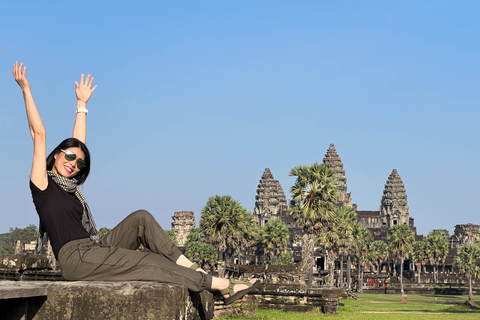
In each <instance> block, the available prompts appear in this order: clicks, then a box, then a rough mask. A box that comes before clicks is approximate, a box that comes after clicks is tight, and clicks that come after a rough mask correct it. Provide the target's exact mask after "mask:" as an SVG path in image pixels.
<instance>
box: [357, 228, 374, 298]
mask: <svg viewBox="0 0 480 320" xmlns="http://www.w3.org/2000/svg"><path fill="white" fill-rule="evenodd" d="M353 238H354V240H353V251H354V252H355V256H356V258H357V263H358V279H357V292H362V291H363V269H364V268H365V267H366V266H367V265H368V263H369V257H368V250H369V248H370V245H371V243H372V234H371V233H370V230H368V229H367V228H366V227H365V226H363V225H362V224H360V223H356V224H355V228H354V231H353Z"/></svg>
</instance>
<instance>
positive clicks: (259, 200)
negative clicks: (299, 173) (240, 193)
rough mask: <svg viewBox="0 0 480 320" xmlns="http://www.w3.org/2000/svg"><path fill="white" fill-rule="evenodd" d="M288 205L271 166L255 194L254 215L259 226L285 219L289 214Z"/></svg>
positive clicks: (264, 174)
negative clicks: (271, 170)
mask: <svg viewBox="0 0 480 320" xmlns="http://www.w3.org/2000/svg"><path fill="white" fill-rule="evenodd" d="M287 213H288V206H287V199H286V198H285V193H284V192H283V189H282V186H281V185H280V182H279V181H278V180H274V179H273V175H272V173H271V172H270V169H269V168H266V169H265V171H264V172H263V175H262V178H261V179H260V183H259V184H258V188H257V195H256V196H255V208H254V209H253V215H254V217H255V219H256V220H257V223H258V226H259V227H264V226H265V224H266V223H267V222H268V221H270V220H272V219H273V220H283V218H285V217H286V216H287Z"/></svg>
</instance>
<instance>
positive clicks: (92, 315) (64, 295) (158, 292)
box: [0, 281, 214, 320]
mask: <svg viewBox="0 0 480 320" xmlns="http://www.w3.org/2000/svg"><path fill="white" fill-rule="evenodd" d="M6 285H9V286H20V287H21V286H27V287H28V286H30V287H31V286H37V287H38V288H46V291H47V299H46V300H45V301H44V302H43V303H39V305H37V310H36V314H35V316H34V317H33V319H34V320H57V319H58V320H60V319H62V320H63V319H72V320H73V319H123V320H130V319H131V320H140V319H155V320H156V319H160V320H162V319H168V320H171V319H182V320H183V319H185V320H187V319H195V320H197V319H213V310H214V301H213V295H212V294H211V293H210V292H207V291H203V292H201V293H198V294H197V293H192V292H189V291H188V289H187V288H186V287H183V286H180V285H175V284H165V283H156V282H140V281H138V282H137V281H132V282H96V281H55V282H51V281H35V282H26V281H25V282H23V281H17V282H12V281H0V287H2V286H6ZM29 308H30V310H31V308H32V307H31V306H29ZM29 312H31V311H29Z"/></svg>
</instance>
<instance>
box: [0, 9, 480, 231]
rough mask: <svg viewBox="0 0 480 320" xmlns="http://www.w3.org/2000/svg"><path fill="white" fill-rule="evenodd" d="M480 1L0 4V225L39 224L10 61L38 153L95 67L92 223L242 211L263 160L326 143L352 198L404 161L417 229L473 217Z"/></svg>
mask: <svg viewBox="0 0 480 320" xmlns="http://www.w3.org/2000/svg"><path fill="white" fill-rule="evenodd" d="M479 13H480V2H478V1H321V0H316V1H301V0H300V1H281V0H280V1H273V0H272V1H244V0H242V1H1V2H0V44H1V50H0V52H1V53H0V57H1V58H0V62H1V63H0V88H1V95H2V100H1V102H0V111H1V113H0V114H1V116H0V150H2V158H1V164H2V170H1V171H0V203H1V207H0V214H1V219H0V233H3V232H8V230H9V228H10V227H22V228H23V227H25V226H27V225H28V224H37V223H38V218H37V215H36V213H35V209H34V206H33V203H32V200H31V195H30V190H29V187H28V181H29V173H30V168H31V159H32V149H33V148H32V141H31V138H30V134H29V132H28V127H27V120H26V116H25V110H24V104H23V99H22V94H21V90H20V88H19V87H18V85H17V84H16V83H15V82H14V79H13V76H12V65H13V63H14V62H15V61H16V60H18V61H19V62H24V63H25V64H26V66H27V76H28V79H29V80H30V83H31V85H32V91H33V94H34V97H35V100H36V103H37V106H38V108H39V110H40V114H41V115H42V118H43V121H44V124H45V126H46V129H47V134H48V136H47V144H48V149H49V150H51V149H53V148H54V147H55V146H56V145H57V144H58V143H60V141H61V140H63V139H64V138H67V137H70V136H71V131H72V128H73V121H74V117H75V101H76V100H75V92H74V88H75V85H74V81H75V80H79V78H80V74H82V73H85V74H88V73H91V74H92V75H93V76H94V77H95V83H96V84H98V89H97V91H95V92H94V94H93V96H92V98H91V100H90V102H89V104H88V108H89V111H90V112H89V114H88V139H87V145H88V146H89V149H90V152H91V153H92V161H93V163H92V168H91V174H90V177H89V179H88V180H87V182H86V183H85V185H84V186H83V189H82V190H83V193H84V195H85V197H86V198H87V200H88V202H89V204H90V208H91V209H92V212H93V214H94V217H95V220H96V222H97V225H98V226H99V227H110V228H111V227H113V226H115V225H116V224H117V223H118V222H119V221H120V220H121V219H122V218H123V217H125V216H126V215H127V214H129V213H130V212H132V211H134V210H136V209H147V210H149V211H150V212H152V213H153V215H154V216H155V217H156V218H157V219H158V221H159V222H160V224H161V225H162V226H163V227H164V228H165V229H170V228H171V225H170V224H171V217H172V216H173V214H174V212H175V211H182V210H190V211H194V212H195V215H196V218H197V222H198V220H199V218H200V211H201V209H202V207H203V206H204V205H205V203H206V202H207V199H208V197H210V196H212V195H215V194H220V195H223V194H228V195H231V196H232V197H233V198H235V199H237V200H239V201H240V202H241V203H242V204H243V205H244V207H245V208H247V209H248V210H250V211H253V208H254V204H255V192H256V188H257V185H258V182H259V179H260V178H261V176H262V173H263V171H264V170H265V168H270V169H271V171H272V173H273V176H274V177H275V179H277V180H279V181H280V183H281V185H282V187H283V189H284V191H285V194H286V196H287V199H290V194H289V189H290V187H291V186H292V184H293V182H294V179H293V177H289V176H288V174H289V171H290V169H291V168H293V167H295V166H297V165H300V164H311V163H314V162H321V161H322V160H323V157H324V155H325V153H326V151H327V149H328V146H329V144H330V143H334V144H335V147H336V149H337V152H338V154H339V155H340V157H341V159H342V161H343V164H344V168H345V170H346V177H347V184H348V191H349V192H351V193H352V197H353V202H354V203H357V205H358V208H359V210H378V209H379V206H380V200H381V197H382V192H383V189H384V186H385V182H386V180H387V178H388V176H389V175H390V173H391V172H392V170H393V169H397V170H398V173H399V174H400V177H401V178H402V180H403V182H404V184H405V188H406V191H407V195H408V205H409V208H410V216H411V217H413V218H415V225H416V226H417V229H418V232H419V233H422V234H428V232H429V231H431V230H432V229H447V230H449V231H450V233H451V234H452V233H453V230H454V226H455V225H456V224H465V223H469V222H470V223H474V224H480V209H479V204H478V202H477V200H478V198H479V191H480V187H479V183H478V182H479V180H480V168H479V163H480V151H479V142H478V138H479V136H480V125H479V122H480V121H479V120H480V111H479V105H480V90H479V89H480V63H479V56H480V41H479V34H480V32H479V31H480V18H479Z"/></svg>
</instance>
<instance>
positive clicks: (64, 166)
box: [52, 147, 85, 179]
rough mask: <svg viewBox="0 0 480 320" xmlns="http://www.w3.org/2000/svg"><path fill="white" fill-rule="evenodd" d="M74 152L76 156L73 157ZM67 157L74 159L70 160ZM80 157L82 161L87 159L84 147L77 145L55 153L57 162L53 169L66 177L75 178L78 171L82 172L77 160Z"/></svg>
mask: <svg viewBox="0 0 480 320" xmlns="http://www.w3.org/2000/svg"><path fill="white" fill-rule="evenodd" d="M72 152H73V153H74V154H75V157H73V154H72ZM67 158H69V159H71V158H74V159H72V160H68V159H67ZM79 159H80V162H81V161H83V160H84V159H85V154H84V153H83V151H82V149H80V148H77V147H72V148H68V149H64V150H62V151H60V152H58V153H57V154H56V155H55V163H54V165H53V168H52V171H53V172H56V173H58V174H60V175H61V176H63V177H65V178H69V179H70V178H73V177H75V176H76V175H77V173H79V172H80V168H79V167H78V162H77V161H78V160H79Z"/></svg>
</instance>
